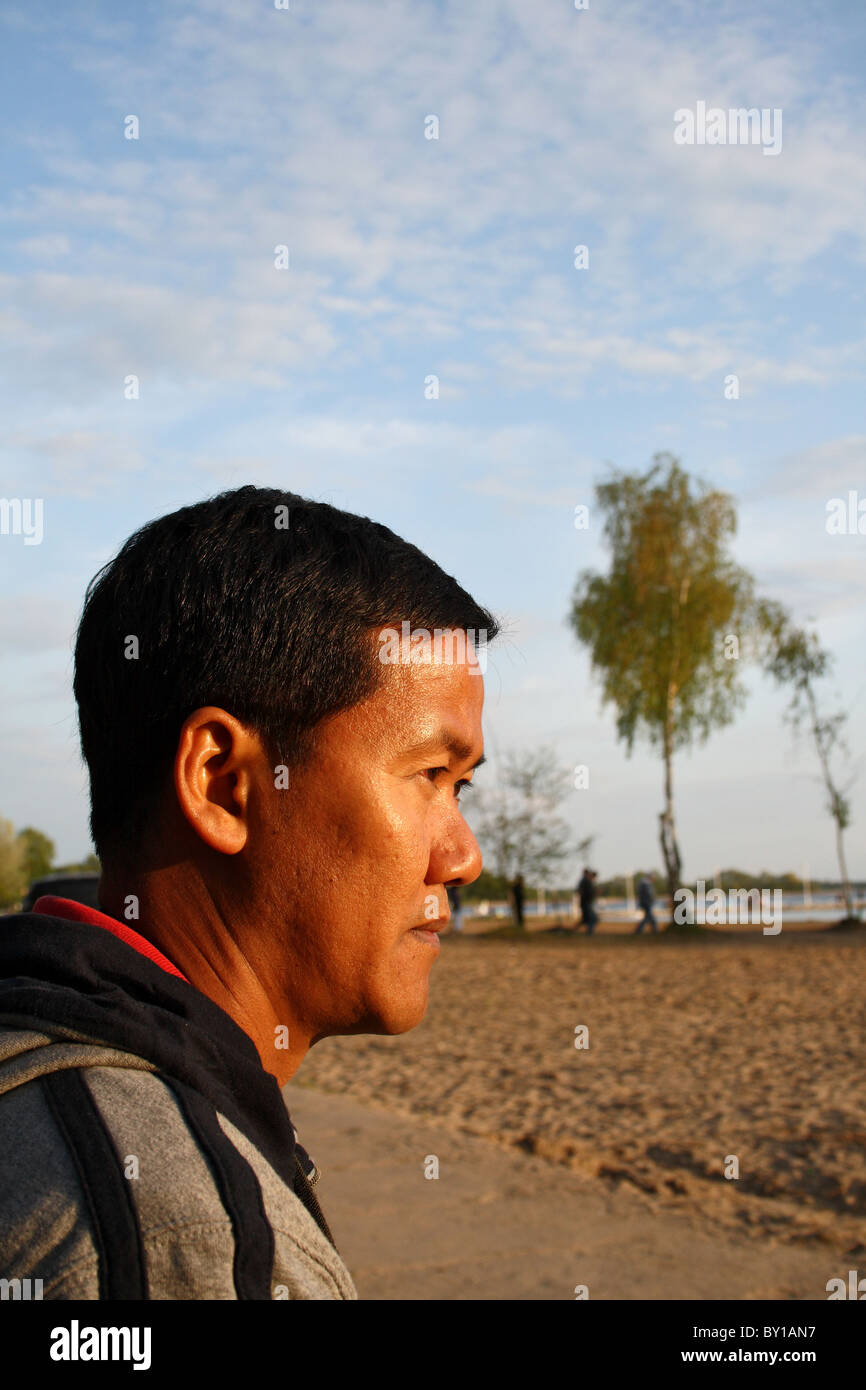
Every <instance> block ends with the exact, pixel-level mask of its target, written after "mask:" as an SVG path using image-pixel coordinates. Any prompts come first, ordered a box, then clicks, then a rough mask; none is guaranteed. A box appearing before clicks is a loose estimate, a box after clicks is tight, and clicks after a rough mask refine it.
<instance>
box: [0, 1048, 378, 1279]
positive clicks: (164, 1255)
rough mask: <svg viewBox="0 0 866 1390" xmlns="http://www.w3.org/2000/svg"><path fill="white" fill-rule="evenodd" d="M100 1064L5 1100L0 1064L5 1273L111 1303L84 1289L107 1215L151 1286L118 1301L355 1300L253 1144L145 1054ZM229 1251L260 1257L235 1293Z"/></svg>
mask: <svg viewBox="0 0 866 1390" xmlns="http://www.w3.org/2000/svg"><path fill="white" fill-rule="evenodd" d="M105 1057H106V1060H108V1059H109V1058H110V1064H107V1065H99V1061H100V1056H99V1050H98V1049H97V1050H96V1052H95V1053H94V1055H92V1056H91V1057H90V1058H89V1062H90V1064H89V1065H87V1066H86V1067H79V1068H68V1069H65V1070H64V1069H60V1070H56V1071H53V1072H45V1071H43V1073H42V1074H39V1075H34V1076H32V1077H30V1078H29V1080H28V1081H27V1082H25V1083H24V1084H18V1085H16V1086H15V1087H14V1088H12V1089H7V1090H6V1091H5V1093H4V1092H3V1090H2V1086H3V1082H2V1069H0V1231H2V1233H3V1234H2V1236H0V1274H3V1275H7V1276H9V1277H13V1276H15V1275H20V1276H22V1277H23V1276H26V1275H32V1276H33V1277H40V1278H42V1279H43V1285H44V1295H43V1296H45V1297H58V1298H96V1297H106V1296H109V1295H106V1293H105V1292H104V1278H103V1279H102V1284H101V1287H103V1292H94V1291H93V1288H94V1279H97V1282H99V1279H98V1277H97V1272H96V1271H97V1269H98V1266H99V1263H100V1261H99V1257H98V1252H99V1250H100V1246H101V1244H103V1243H104V1242H103V1241H102V1240H101V1231H100V1227H101V1224H102V1223H103V1222H104V1221H105V1220H108V1221H109V1224H110V1225H111V1227H112V1229H113V1231H114V1232H115V1234H116V1233H117V1232H120V1235H121V1239H120V1241H119V1247H118V1249H117V1250H116V1251H115V1254H117V1255H118V1256H121V1255H122V1254H123V1250H122V1246H123V1242H124V1240H125V1242H126V1245H127V1246H128V1249H127V1252H126V1253H127V1255H128V1256H130V1258H131V1260H132V1263H133V1264H134V1263H135V1258H134V1257H135V1256H136V1252H140V1253H139V1254H138V1256H137V1258H138V1262H139V1264H140V1265H141V1270H142V1277H143V1278H144V1279H146V1281H147V1283H148V1285H149V1292H147V1293H142V1294H140V1295H137V1294H136V1293H135V1292H134V1290H133V1291H132V1292H131V1293H130V1292H127V1294H125V1295H124V1296H128V1297H136V1296H143V1297H151V1298H153V1297H157V1298H160V1297H162V1298H172V1299H184V1298H186V1299H189V1298H195V1299H201V1298H218V1299H219V1298H224V1299H232V1298H238V1297H288V1298H356V1297H357V1293H356V1291H355V1289H354V1285H353V1284H352V1281H351V1277H350V1276H349V1274H348V1271H347V1270H346V1269H345V1266H344V1265H343V1263H342V1261H341V1260H340V1258H339V1256H338V1255H337V1252H336V1251H335V1250H334V1248H333V1246H332V1245H331V1244H330V1243H329V1242H328V1241H327V1240H326V1239H325V1237H324V1235H323V1234H322V1232H321V1231H320V1230H319V1229H318V1227H317V1225H316V1222H315V1221H314V1220H313V1218H312V1216H311V1215H310V1214H309V1212H308V1211H307V1210H306V1208H305V1207H304V1205H303V1203H302V1202H301V1201H300V1200H299V1198H298V1197H297V1196H296V1195H295V1193H294V1192H293V1191H292V1190H291V1188H290V1187H289V1186H288V1185H287V1184H286V1183H285V1182H284V1181H283V1179H282V1178H281V1177H280V1176H279V1175H278V1174H277V1173H276V1172H274V1170H273V1168H272V1167H271V1165H270V1164H269V1163H268V1162H267V1160H266V1159H265V1158H264V1157H263V1156H262V1155H261V1154H260V1153H259V1152H258V1150H257V1149H256V1147H255V1145H254V1144H252V1143H251V1142H250V1141H249V1140H248V1139H247V1138H246V1137H245V1136H244V1135H242V1134H241V1133H240V1131H239V1130H236V1129H235V1127H234V1126H233V1125H230V1123H229V1122H228V1121H226V1120H225V1119H224V1117H222V1116H220V1115H219V1114H218V1112H217V1111H216V1110H215V1108H214V1107H213V1106H212V1105H211V1104H210V1103H209V1102H207V1101H206V1100H204V1098H203V1097H201V1096H200V1095H198V1094H197V1093H196V1092H195V1091H194V1090H192V1089H191V1088H190V1087H188V1086H181V1085H178V1084H177V1083H173V1082H172V1080H171V1078H167V1077H164V1076H162V1075H160V1074H157V1073H156V1072H155V1071H154V1070H153V1069H152V1068H150V1066H149V1064H148V1063H147V1062H146V1061H143V1059H140V1058H134V1057H131V1056H130V1057H129V1058H128V1062H129V1065H127V1066H124V1065H121V1064H118V1058H117V1056H116V1055H115V1054H114V1053H113V1052H112V1050H111V1049H105ZM37 1155H38V1161H37ZM107 1208H110V1210H108V1209H107ZM238 1243H241V1244H242V1245H244V1246H245V1247H246V1248H248V1249H253V1248H254V1247H255V1249H258V1250H264V1251H267V1252H269V1258H267V1259H265V1260H264V1261H263V1262H262V1260H260V1262H259V1266H257V1267H256V1269H254V1270H253V1272H252V1274H251V1276H250V1278H249V1280H248V1282H247V1283H246V1285H245V1287H244V1288H243V1289H241V1290H238V1289H237V1288H236V1283H235V1264H236V1261H235V1258H234V1256H235V1249H236V1245H237V1244H238ZM273 1285H275V1286H276V1287H277V1289H278V1291H277V1292H276V1293H273V1292H271V1286H273ZM88 1289H90V1290H91V1291H90V1292H87V1290H88ZM68 1290H72V1291H68ZM282 1290H286V1292H283V1291H282ZM115 1296H117V1295H115Z"/></svg>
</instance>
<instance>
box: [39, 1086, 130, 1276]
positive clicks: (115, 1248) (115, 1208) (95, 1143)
mask: <svg viewBox="0 0 866 1390" xmlns="http://www.w3.org/2000/svg"><path fill="white" fill-rule="evenodd" d="M41 1085H42V1088H43V1093H44V1095H45V1097H46V1099H47V1101H48V1104H49V1106H50V1107H51V1111H52V1113H53V1115H54V1118H55V1120H56V1121H57V1124H58V1126H59V1128H60V1131H61V1133H62V1134H63V1137H64V1139H65V1140H66V1145H67V1148H68V1149H69V1152H70V1155H71V1157H72V1160H73V1162H74V1163H75V1167H76V1170H77V1172H78V1179H79V1182H80V1183H81V1186H82V1189H83V1191H84V1196H85V1199H86V1201H87V1206H88V1210H89V1213H90V1219H91V1227H92V1232H93V1240H94V1244H95V1245H96V1251H97V1254H98V1256H99V1297H100V1299H113V1300H123V1301H127V1300H128V1301H141V1300H142V1299H149V1298H150V1294H149V1292H148V1285H147V1267H146V1264H145V1259H144V1250H143V1248H142V1244H141V1227H140V1226H139V1223H138V1213H137V1212H136V1209H135V1201H134V1199H133V1197H132V1193H131V1191H130V1183H129V1182H127V1180H126V1178H125V1177H124V1175H123V1170H122V1168H121V1164H120V1159H119V1158H118V1155H117V1150H116V1149H115V1147H114V1144H113V1143H112V1140H111V1136H110V1135H109V1133H108V1131H107V1129H106V1128H105V1123H104V1121H103V1119H102V1116H101V1114H100V1113H99V1107H98V1106H97V1105H96V1102H95V1101H94V1099H93V1096H92V1095H91V1094H90V1088H89V1087H88V1085H87V1082H86V1081H85V1080H84V1077H83V1076H82V1075H81V1072H80V1071H76V1070H74V1069H71V1070H68V1071H55V1072H51V1073H49V1074H48V1075H47V1076H43V1077H42V1078H41Z"/></svg>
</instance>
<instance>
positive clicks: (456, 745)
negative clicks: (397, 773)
mask: <svg viewBox="0 0 866 1390" xmlns="http://www.w3.org/2000/svg"><path fill="white" fill-rule="evenodd" d="M437 748H447V749H448V752H449V753H453V755H454V757H455V758H457V760H458V761H459V762H461V763H463V762H465V761H466V759H467V758H468V757H469V756H470V754H471V752H472V745H471V744H470V743H466V742H465V741H464V740H463V739H462V738H460V737H459V735H457V734H454V733H452V732H451V731H450V729H443V730H442V732H441V733H438V734H434V735H433V737H432V738H425V740H424V742H423V743H416V744H414V745H413V746H412V747H411V748H407V749H406V750H405V752H404V755H403V756H404V757H407V758H410V757H417V756H418V755H420V754H422V753H432V752H434V751H435V749H437ZM486 762H487V759H486V757H485V756H484V754H483V753H482V754H481V756H480V757H479V758H476V759H475V762H474V763H473V764H472V768H471V769H470V770H471V771H474V769H475V768H476V767H480V766H481V764H482V763H486Z"/></svg>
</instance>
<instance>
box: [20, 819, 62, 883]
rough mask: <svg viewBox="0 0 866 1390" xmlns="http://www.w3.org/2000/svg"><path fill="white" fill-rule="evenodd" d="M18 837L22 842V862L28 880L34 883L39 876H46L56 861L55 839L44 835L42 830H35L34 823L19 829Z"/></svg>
mask: <svg viewBox="0 0 866 1390" xmlns="http://www.w3.org/2000/svg"><path fill="white" fill-rule="evenodd" d="M18 839H19V841H20V842H21V851H22V863H23V868H24V874H25V877H26V879H27V882H28V883H33V882H34V881H35V880H36V879H37V878H44V877H45V875H46V874H47V873H49V872H50V870H51V865H52V864H53V862H54V854H55V847H54V841H53V840H49V838H48V836H47V835H43V833H42V831H41V830H34V828H33V826H32V825H26V826H25V827H24V829H23V830H19V831H18Z"/></svg>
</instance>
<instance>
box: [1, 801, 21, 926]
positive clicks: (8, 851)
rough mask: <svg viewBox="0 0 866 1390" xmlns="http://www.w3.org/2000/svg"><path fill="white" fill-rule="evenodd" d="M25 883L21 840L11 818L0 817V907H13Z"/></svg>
mask: <svg viewBox="0 0 866 1390" xmlns="http://www.w3.org/2000/svg"><path fill="white" fill-rule="evenodd" d="M26 883H27V880H26V876H25V873H24V850H23V846H22V844H21V841H20V840H19V839H18V836H17V835H16V834H15V827H14V825H13V824H12V822H11V820H2V819H0V908H4V907H13V906H14V904H15V903H17V902H18V901H19V899H20V898H21V896H22V894H23V893H24V889H25V887H26Z"/></svg>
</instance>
